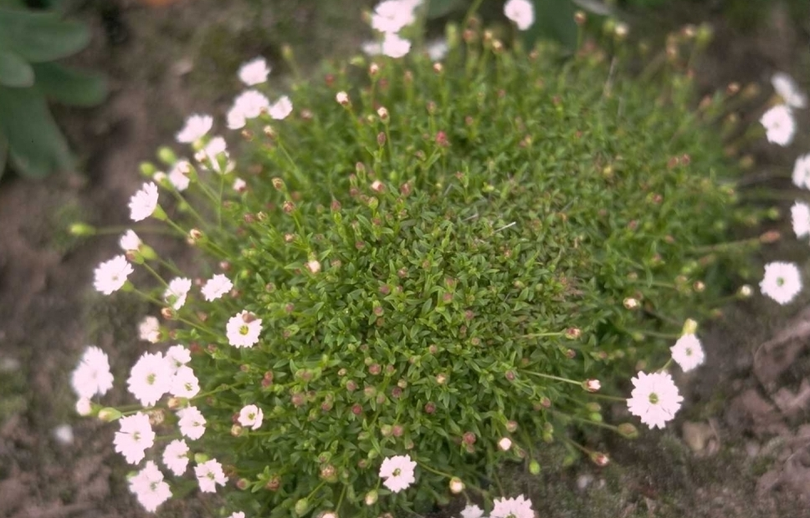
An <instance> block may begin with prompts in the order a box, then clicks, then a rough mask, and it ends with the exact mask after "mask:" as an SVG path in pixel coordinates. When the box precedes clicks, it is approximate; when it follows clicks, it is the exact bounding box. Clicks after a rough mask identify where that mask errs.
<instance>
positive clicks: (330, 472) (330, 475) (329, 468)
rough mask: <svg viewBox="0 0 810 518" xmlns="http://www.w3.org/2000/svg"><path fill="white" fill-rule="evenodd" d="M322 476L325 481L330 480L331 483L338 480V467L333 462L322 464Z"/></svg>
mask: <svg viewBox="0 0 810 518" xmlns="http://www.w3.org/2000/svg"><path fill="white" fill-rule="evenodd" d="M321 478H322V479H324V480H325V481H327V482H329V483H330V484H331V483H333V482H337V479H338V476H337V469H335V467H334V466H333V465H331V464H327V465H325V466H321Z"/></svg>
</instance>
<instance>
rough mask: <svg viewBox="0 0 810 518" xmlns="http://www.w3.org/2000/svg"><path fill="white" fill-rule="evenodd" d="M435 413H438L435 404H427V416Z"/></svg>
mask: <svg viewBox="0 0 810 518" xmlns="http://www.w3.org/2000/svg"><path fill="white" fill-rule="evenodd" d="M434 412H436V405H435V404H433V403H427V404H425V413H426V414H432V413H434Z"/></svg>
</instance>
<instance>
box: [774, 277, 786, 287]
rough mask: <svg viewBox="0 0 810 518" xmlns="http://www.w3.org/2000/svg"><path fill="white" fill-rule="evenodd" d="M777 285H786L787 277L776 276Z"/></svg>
mask: <svg viewBox="0 0 810 518" xmlns="http://www.w3.org/2000/svg"><path fill="white" fill-rule="evenodd" d="M776 285H777V286H779V287H780V288H781V287H782V286H784V285H785V279H784V277H777V278H776Z"/></svg>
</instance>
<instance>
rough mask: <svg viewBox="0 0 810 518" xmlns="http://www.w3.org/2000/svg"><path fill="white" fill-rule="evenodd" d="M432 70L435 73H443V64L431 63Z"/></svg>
mask: <svg viewBox="0 0 810 518" xmlns="http://www.w3.org/2000/svg"><path fill="white" fill-rule="evenodd" d="M433 71H434V72H436V73H437V74H442V73H444V66H442V64H441V63H433Z"/></svg>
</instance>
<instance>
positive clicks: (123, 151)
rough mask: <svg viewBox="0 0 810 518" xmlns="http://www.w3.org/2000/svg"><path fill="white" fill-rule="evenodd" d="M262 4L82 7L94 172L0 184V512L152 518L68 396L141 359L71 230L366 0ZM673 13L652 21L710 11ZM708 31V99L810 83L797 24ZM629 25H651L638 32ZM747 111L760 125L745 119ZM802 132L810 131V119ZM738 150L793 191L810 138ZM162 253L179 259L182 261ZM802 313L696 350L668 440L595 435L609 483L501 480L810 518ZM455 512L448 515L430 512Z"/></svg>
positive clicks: (117, 214)
mask: <svg viewBox="0 0 810 518" xmlns="http://www.w3.org/2000/svg"><path fill="white" fill-rule="evenodd" d="M158 3H160V4H163V3H164V2H158ZM371 3H372V2H364V4H371ZM225 4H227V5H225ZM257 4H259V2H255V1H251V0H233V1H232V2H228V3H223V2H221V0H186V1H180V2H175V3H170V5H167V6H163V7H160V8H159V9H158V8H154V9H150V8H147V7H144V6H143V5H141V4H138V3H134V2H131V1H128V0H119V1H117V2H109V3H105V2H102V3H98V5H97V4H96V3H93V2H89V3H88V6H85V9H84V10H82V11H81V12H80V13H79V15H80V16H81V17H83V18H85V19H86V20H87V21H88V22H90V23H91V24H92V25H93V27H94V29H95V32H96V35H97V38H95V43H94V44H93V48H91V49H90V50H89V51H87V52H86V53H85V54H83V55H82V56H81V58H80V61H83V62H84V63H86V64H88V65H91V66H93V67H94V68H97V69H101V70H104V71H105V72H106V73H108V74H109V76H110V79H111V84H112V94H111V97H110V99H109V101H108V102H107V103H105V104H104V105H103V106H101V107H100V108H97V109H95V110H89V111H88V110H84V111H66V110H60V111H59V115H60V117H59V118H60V121H61V123H62V126H63V128H64V130H65V132H66V134H67V135H68V136H69V138H70V140H71V142H72V143H73V145H74V148H75V149H76V150H77V151H78V152H79V154H80V156H81V157H83V158H84V159H85V167H84V170H86V171H87V177H81V176H79V175H63V176H59V177H53V178H51V179H48V180H47V181H45V182H40V183H34V182H25V181H21V180H18V179H10V180H6V181H4V183H3V184H2V186H0V517H13V518H50V517H53V518H59V517H70V516H82V517H88V518H93V517H110V518H113V517H114V518H119V517H139V516H146V515H147V514H146V513H145V512H144V511H143V510H142V509H141V508H140V507H139V505H138V504H137V503H136V502H135V501H134V499H133V498H132V496H131V495H130V494H129V493H128V490H127V487H126V482H125V475H126V472H127V471H128V467H127V466H126V465H125V463H124V462H123V461H122V459H121V458H120V456H119V455H117V454H115V453H114V451H113V448H112V436H113V432H114V429H113V428H112V427H110V426H106V425H103V424H101V423H97V422H94V421H92V420H89V419H81V418H79V417H78V416H76V415H75V412H74V410H73V404H74V395H73V394H72V392H71V391H70V389H69V388H68V387H69V385H68V382H69V375H70V371H71V370H72V369H73V366H74V365H75V362H76V359H77V358H78V356H79V354H80V353H81V351H82V350H83V349H84V347H85V346H86V345H87V344H88V343H95V344H97V345H99V346H101V347H102V348H103V349H104V350H105V351H107V352H108V353H109V354H110V361H111V364H112V365H113V366H114V367H113V368H114V374H115V375H116V379H118V380H121V379H124V378H125V377H126V372H125V370H126V367H125V366H127V365H131V363H132V361H134V359H135V357H136V356H137V355H138V354H139V352H140V347H141V346H140V345H138V343H137V341H136V340H135V339H134V330H135V325H136V321H137V320H138V317H139V315H143V314H144V313H145V312H146V311H147V309H148V308H146V307H145V306H143V305H141V304H139V303H135V302H132V301H127V300H126V297H112V298H110V299H106V298H101V297H99V296H97V294H95V293H93V292H92V289H91V282H92V270H93V267H94V266H95V265H96V264H98V263H99V262H100V261H102V260H106V259H108V258H109V257H111V256H112V255H114V254H116V253H117V252H116V249H117V244H116V239H117V235H111V236H99V237H95V238H93V239H91V240H89V241H83V240H78V239H76V238H74V237H71V236H69V235H68V233H67V232H66V229H65V226H66V223H69V222H71V221H75V220H83V221H89V222H91V223H94V224H98V225H117V224H119V223H120V222H125V221H127V213H126V203H127V200H128V199H129V196H130V195H131V193H132V192H134V191H135V190H136V189H137V188H138V185H139V184H140V181H141V180H140V177H139V176H138V174H137V171H138V164H139V162H140V161H142V160H145V159H149V158H151V157H152V156H153V155H154V150H155V149H156V147H157V146H158V145H160V144H162V143H166V142H170V141H171V140H172V135H173V133H174V131H176V129H177V128H178V127H179V126H180V125H181V123H182V119H183V118H184V116H185V115H186V114H188V113H191V112H193V111H208V112H214V113H218V114H221V113H222V112H223V111H224V109H225V107H226V106H227V104H228V102H229V100H230V94H232V93H235V92H236V89H237V85H236V84H235V83H234V82H233V81H231V80H230V79H228V78H231V77H233V72H234V71H235V70H236V67H237V66H238V64H239V63H240V62H241V61H244V60H245V59H248V58H250V57H252V56H254V55H258V54H262V55H265V56H268V57H269V58H270V59H271V61H273V62H274V63H278V69H280V70H278V71H279V72H282V74H283V69H284V67H283V65H282V64H281V59H280V57H279V56H280V46H279V45H280V43H281V42H282V41H284V40H283V39H282V38H286V40H287V41H289V42H290V43H291V44H293V46H294V48H301V49H304V50H303V51H302V52H301V53H302V54H303V53H308V54H309V57H310V59H311V61H310V62H313V63H314V62H316V61H317V58H319V57H321V56H323V55H324V53H325V50H324V49H329V53H332V54H335V55H347V54H349V53H350V52H349V51H350V50H352V49H356V48H358V46H359V43H360V42H361V41H362V34H361V33H360V32H359V31H357V30H356V27H357V26H358V23H359V22H358V20H359V10H360V7H361V5H360V3H352V8H351V9H346V8H345V5H344V6H336V5H335V4H333V3H327V2H313V3H311V4H310V3H308V2H300V1H295V0H283V1H279V2H274V3H273V4H274V5H273V8H272V9H271V8H265V9H259V10H257V8H256V5H257ZM223 5H225V6H224V7H223ZM774 5H778V3H774ZM330 6H331V7H330ZM677 11H678V10H677V9H674V10H673V12H675V14H672V13H670V14H672V15H671V16H670V15H668V16H667V17H665V19H662V20H658V21H656V22H655V23H657V24H659V25H656V26H660V24H667V23H670V24H672V23H674V22H673V21H672V20H673V19H675V20H676V22H677V23H681V22H684V23H685V22H687V21H692V22H701V21H704V20H705V19H706V18H707V17H709V16H712V15H710V14H708V13H707V12H698V13H694V12H691V13H688V12H687V13H678V12H677ZM116 13H117V14H116ZM668 13H669V11H668ZM711 21H713V23H714V25H715V27H716V28H717V33H716V38H715V42H714V43H713V45H712V47H711V48H710V51H709V53H708V55H707V57H706V59H705V60H704V61H703V65H702V66H701V68H700V69H699V70H698V71H697V76H696V77H697V78H698V83H699V85H700V89H701V90H703V91H710V90H712V89H715V88H724V87H725V86H726V85H727V84H728V83H729V82H731V81H740V82H743V83H745V82H748V81H758V82H761V83H763V84H764V85H765V86H764V88H765V89H768V88H769V87H768V86H767V79H768V78H769V76H770V74H771V73H772V72H773V71H776V70H783V71H787V72H791V73H793V74H794V76H795V77H798V78H799V79H800V80H801V81H803V84H804V85H810V72H808V71H810V52H808V48H807V42H808V33H807V32H806V30H807V29H803V28H802V27H801V25H797V24H794V23H793V21H792V20H789V19H788V18H787V16H786V14H785V12H784V11H783V10H780V9H779V8H778V7H777V8H774V9H773V10H772V12H771V14H770V18H768V19H767V20H764V21H763V23H762V24H761V25H759V26H758V28H757V29H756V30H753V31H750V32H747V33H741V32H740V31H739V30H735V29H733V28H732V27H730V26H729V25H728V24H727V23H725V21H724V20H723V19H722V18H715V19H714V20H711ZM631 24H632V25H631V26H632V27H635V26H641V25H644V24H647V20H646V19H643V18H638V19H634V18H631ZM301 27H306V29H301ZM801 71H804V72H803V73H804V75H803V76H802V73H801ZM275 74H276V71H274V75H275ZM209 77H216V78H217V79H209ZM222 92H228V95H223V94H222ZM752 106H753V105H752ZM746 116H747V118H748V119H749V120H751V119H752V118H754V119H755V117H757V116H758V113H755V112H754V110H753V108H752V109H751V110H750V113H748V114H747V115H746V114H745V113H743V117H744V118H745V117H746ZM802 127H803V128H808V127H810V119H808V117H806V114H805V117H804V119H803V121H802ZM748 149H749V150H750V152H752V153H754V155H755V157H756V158H757V162H758V163H759V164H760V166H759V168H758V171H765V172H766V173H768V172H770V173H772V174H776V171H781V172H784V174H782V176H784V177H788V176H789V168H790V167H792V162H793V159H794V157H795V156H796V155H797V154H798V153H800V152H807V150H808V149H810V134H808V133H805V134H804V135H802V136H800V138H798V139H797V143H796V144H795V145H794V146H793V147H791V148H789V149H786V150H783V149H781V148H779V149H777V148H776V147H775V146H765V145H764V144H762V143H758V144H756V145H755V146H753V147H750V148H748ZM770 170H772V171H770ZM788 184H789V180H788V181H785V180H780V181H777V186H785V185H788ZM783 227H784V224H783ZM783 230H786V231H788V232H789V229H788V228H787V227H785V228H783ZM786 234H787V233H786ZM787 235H789V234H787ZM165 246H167V247H174V248H173V249H172V254H173V257H175V258H177V260H178V261H181V262H182V261H183V258H182V255H183V253H184V252H181V248H180V247H177V246H176V245H171V244H169V243H166V244H165ZM764 255H765V256H766V257H767V258H768V259H773V258H787V259H793V260H796V261H801V260H802V259H803V258H804V257H806V248H804V247H802V248H799V247H798V246H797V245H791V244H784V245H780V246H778V247H773V248H771V249H769V250H767V251H765V252H764ZM755 288H756V286H755ZM808 302H810V296H807V295H805V296H804V298H803V299H802V301H801V302H799V303H794V304H792V305H790V306H789V307H787V308H775V307H774V306H775V304H773V303H772V302H770V301H764V300H761V299H755V300H753V301H750V302H746V303H742V304H735V305H732V306H729V308H728V310H727V311H726V316H725V318H724V319H723V320H722V321H721V322H718V323H716V324H715V325H713V326H712V327H711V329H712V330H711V333H710V334H709V335H708V336H706V337H705V340H704V343H705V346H706V348H707V351H708V362H707V363H708V364H707V365H705V366H704V367H702V368H701V369H700V370H699V372H698V373H697V374H695V375H692V376H691V377H689V378H688V379H684V380H680V381H681V382H680V383H679V385H680V386H682V387H689V389H688V390H687V392H686V394H685V395H686V397H687V401H686V403H685V406H684V410H683V411H682V413H681V414H680V416H679V418H678V419H677V420H676V422H675V423H674V425H673V426H670V427H669V428H668V429H667V431H664V432H647V431H644V432H643V433H642V438H640V439H639V440H637V441H635V442H629V441H623V440H615V439H613V438H611V437H607V436H601V435H596V436H594V437H590V438H589V440H591V441H594V442H595V444H594V446H595V447H600V448H603V449H604V450H605V451H609V452H610V453H611V457H612V459H613V462H612V463H611V465H609V466H608V467H607V468H604V469H599V468H596V467H592V466H590V465H585V464H580V465H577V466H574V467H571V468H561V467H560V468H555V467H554V466H556V465H558V462H555V459H556V460H557V461H559V458H558V457H556V456H557V455H558V452H557V451H556V450H555V449H554V448H553V447H549V448H547V451H546V453H544V456H546V459H545V460H546V462H544V463H543V464H544V472H543V474H542V475H541V477H540V478H529V477H527V476H526V475H525V474H520V473H516V474H515V475H514V476H512V477H508V476H505V477H504V479H505V481H506V482H507V486H508V487H513V488H514V489H519V490H525V491H529V493H530V494H531V495H532V497H533V498H532V499H533V501H534V502H535V507H536V508H538V509H539V511H540V515H541V516H549V517H573V516H588V517H601V516H604V517H609V516H610V517H642V516H660V517H721V516H739V517H749V518H750V517H763V518H765V517H779V516H783V517H790V518H793V517H795V518H801V517H803V516H810V511H809V510H808V509H810V507H809V506H808V504H807V501H806V499H807V498H810V450H808V448H807V446H808V445H810V425H808V424H806V423H808V422H810V420H808V413H809V412H810V378H809V377H808V375H809V374H810V355H808V353H807V346H808V344H810V314H808V313H807V312H804V313H803V312H801V311H800V308H802V307H805V306H806V305H807V303H808ZM792 314H795V315H796V316H795V317H794V318H793V319H790V318H789V317H790V315H792ZM117 390H118V392H116V393H114V394H112V396H111V397H110V402H111V403H122V402H123V401H125V400H126V395H125V394H123V393H122V390H123V389H122V387H120V384H119V386H118V388H117ZM621 411H622V410H621V408H617V409H616V414H617V415H619V414H620V413H621ZM61 424H69V425H71V426H72V430H73V433H74V441H73V442H72V444H68V445H64V444H61V443H60V442H59V441H57V440H56V439H55V436H54V433H53V432H54V429H55V428H56V427H57V426H59V425H61ZM210 505H213V503H212V502H210V501H202V500H201V499H194V500H191V501H190V502H188V503H185V504H184V503H180V502H177V501H175V502H171V503H169V504H166V505H164V506H163V507H161V514H160V515H161V516H169V517H171V516H186V517H192V516H214V515H215V513H214V511H213V510H212V509H208V508H207V506H210ZM450 511H453V512H456V511H458V503H454V504H451V505H450V506H449V507H448V508H447V509H445V510H444V511H443V512H442V513H441V516H449V513H450Z"/></svg>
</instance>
